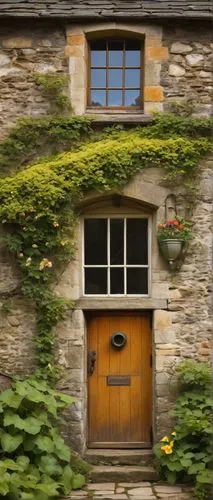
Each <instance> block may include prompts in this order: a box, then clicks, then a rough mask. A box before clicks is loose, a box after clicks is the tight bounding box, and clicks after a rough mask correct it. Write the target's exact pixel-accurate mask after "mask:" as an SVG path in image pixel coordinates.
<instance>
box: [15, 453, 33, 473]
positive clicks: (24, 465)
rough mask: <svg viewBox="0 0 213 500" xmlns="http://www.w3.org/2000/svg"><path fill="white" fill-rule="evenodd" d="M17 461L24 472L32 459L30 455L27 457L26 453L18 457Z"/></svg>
mask: <svg viewBox="0 0 213 500" xmlns="http://www.w3.org/2000/svg"><path fill="white" fill-rule="evenodd" d="M16 463H17V465H18V466H19V468H20V470H21V472H24V471H25V470H26V469H27V468H28V465H29V463H30V459H29V457H26V456H25V455H20V456H19V457H17V459H16Z"/></svg>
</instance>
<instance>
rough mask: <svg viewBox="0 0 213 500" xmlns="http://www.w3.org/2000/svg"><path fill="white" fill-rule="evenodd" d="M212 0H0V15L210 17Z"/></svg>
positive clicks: (93, 18)
mask: <svg viewBox="0 0 213 500" xmlns="http://www.w3.org/2000/svg"><path fill="white" fill-rule="evenodd" d="M212 12H213V4H212V0H170V1H169V0H132V1H131V0H37V1H34V0H13V1H12V0H0V17H1V18H2V17H4V18H7V17H17V16H18V17H24V18H26V17H27V18H49V19H58V18H61V19H66V20H67V19H69V20H77V19H82V18H84V19H88V20H98V19H99V20H106V19H114V20H115V19H121V18H122V19H125V18H126V19H127V18H128V19H129V18H131V19H132V20H133V19H137V20H138V19H150V18H151V19H162V18H174V19H175V18H182V19H203V20H204V19H212Z"/></svg>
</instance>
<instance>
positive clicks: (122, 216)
mask: <svg viewBox="0 0 213 500" xmlns="http://www.w3.org/2000/svg"><path fill="white" fill-rule="evenodd" d="M85 219H107V264H106V265H104V264H101V265H100V264H98V265H93V264H91V265H85V259H84V257H85V255H84V238H85V233H84V221H85ZM110 219H124V264H120V265H117V264H110V238H109V231H110V229H109V227H110ZM127 219H147V220H148V241H147V244H148V264H141V265H137V264H134V265H130V264H126V221H127ZM81 235H82V238H81V241H82V245H81V247H82V291H83V296H84V297H100V298H101V297H102V298H104V297H118V298H119V297H120V298H121V297H135V298H137V297H138V298H139V297H150V296H151V254H152V253H151V243H152V218H151V216H150V215H148V214H147V215H138V214H131V215H129V214H128V215H127V214H118V213H117V214H109V213H108V214H107V215H103V214H100V215H99V214H97V215H93V214H91V215H87V216H85V217H84V218H83V220H82V231H81ZM113 267H115V268H118V267H120V268H124V269H125V272H124V293H123V294H117V293H116V294H112V293H109V292H110V269H111V268H113ZM85 268H105V269H106V268H107V292H108V293H107V294H88V293H85ZM127 268H146V269H148V293H147V294H139V293H138V294H128V293H126V292H127V290H126V287H127V283H126V277H127V272H126V269H127Z"/></svg>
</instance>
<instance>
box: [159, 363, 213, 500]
mask: <svg viewBox="0 0 213 500" xmlns="http://www.w3.org/2000/svg"><path fill="white" fill-rule="evenodd" d="M177 372H178V375H179V383H180V392H179V396H178V397H177V401H176V404H175V407H174V409H173V410H172V411H171V412H170V414H171V415H172V416H173V417H175V425H174V431H173V433H172V434H171V436H164V437H163V438H162V439H161V442H160V443H157V444H156V445H155V447H154V453H155V456H156V463H157V467H158V469H159V471H160V474H161V475H162V477H164V478H166V479H167V480H168V481H169V482H170V483H172V484H173V483H175V482H176V481H184V480H189V479H191V480H193V482H194V483H195V485H196V488H195V493H196V495H197V498H199V499H208V498H209V493H210V485H211V484H212V462H213V459H212V438H213V426H212V409H213V398H212V389H211V384H210V381H211V370H210V367H209V366H208V365H207V364H204V363H196V362H192V361H186V362H182V363H180V364H179V366H178V367H177Z"/></svg>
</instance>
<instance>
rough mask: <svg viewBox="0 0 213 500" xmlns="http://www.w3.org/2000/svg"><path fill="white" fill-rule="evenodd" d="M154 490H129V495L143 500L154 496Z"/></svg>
mask: <svg viewBox="0 0 213 500" xmlns="http://www.w3.org/2000/svg"><path fill="white" fill-rule="evenodd" d="M152 494H153V493H152V488H143V487H141V488H134V489H131V490H128V495H132V496H133V497H135V496H140V498H141V500H142V499H143V498H147V497H150V496H152Z"/></svg>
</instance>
